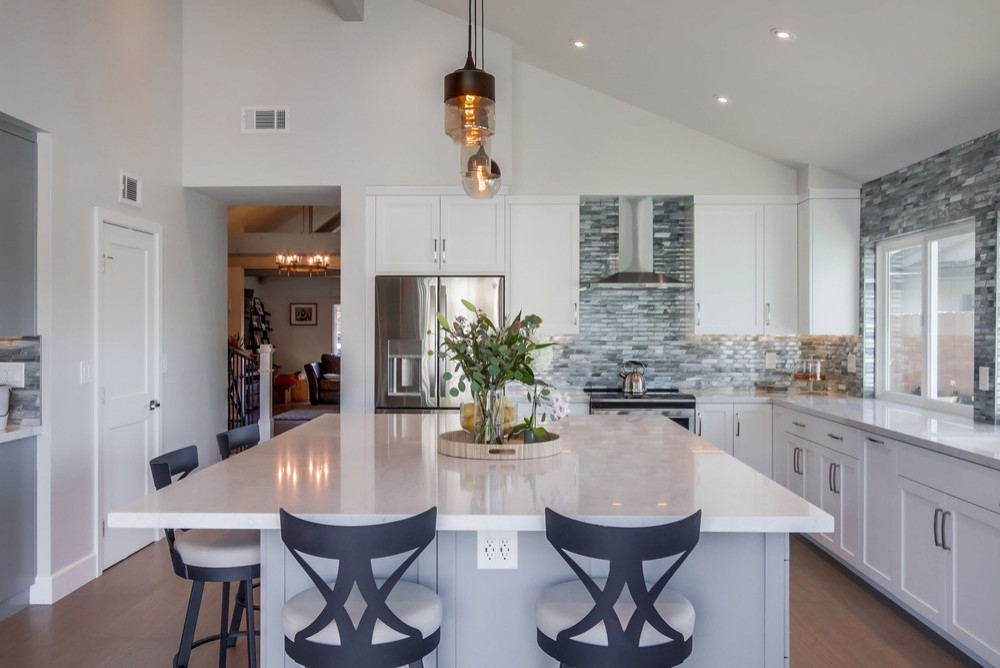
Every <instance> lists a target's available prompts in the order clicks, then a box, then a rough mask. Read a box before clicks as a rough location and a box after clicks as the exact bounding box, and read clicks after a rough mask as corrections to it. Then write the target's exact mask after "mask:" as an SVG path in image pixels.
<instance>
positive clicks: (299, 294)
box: [248, 276, 340, 373]
mask: <svg viewBox="0 0 1000 668" xmlns="http://www.w3.org/2000/svg"><path fill="white" fill-rule="evenodd" d="M248 287H249V286H248ZM253 290H254V296H255V297H260V298H261V300H263V302H264V308H265V309H267V310H268V311H270V313H271V326H272V327H273V328H274V331H272V332H271V344H272V345H273V346H274V363H275V364H280V365H281V368H280V369H279V370H278V372H279V373H296V372H299V371H302V366H303V365H304V364H306V363H307V362H318V361H319V356H320V355H321V354H323V353H330V352H333V304H339V303H340V279H339V278H337V277H335V276H313V277H311V278H310V277H306V276H292V277H286V276H280V277H266V278H262V279H260V281H259V282H258V283H257V285H255V286H253ZM292 302H315V303H316V306H317V324H316V325H315V326H311V325H291V324H289V317H288V308H289V307H288V305H289V304H290V303H292Z"/></svg>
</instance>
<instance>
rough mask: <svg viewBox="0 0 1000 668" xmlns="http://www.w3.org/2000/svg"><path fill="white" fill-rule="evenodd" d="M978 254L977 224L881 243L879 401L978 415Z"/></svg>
mask: <svg viewBox="0 0 1000 668" xmlns="http://www.w3.org/2000/svg"><path fill="white" fill-rule="evenodd" d="M975 250H976V237H975V227H974V223H973V222H972V220H971V219H968V220H965V221H962V222H960V223H957V224H955V225H949V226H948V227H945V228H940V229H936V230H933V231H928V232H924V233H920V234H913V235H907V236H903V237H897V238H894V239H889V240H887V241H883V242H882V243H880V244H878V246H877V270H876V271H877V277H876V278H877V283H876V285H877V286H878V292H877V309H878V315H877V318H876V321H877V323H878V336H877V345H878V354H877V356H876V360H877V364H878V372H877V374H876V376H877V384H878V385H877V389H878V392H877V393H878V395H879V396H881V397H883V398H886V399H895V400H900V401H907V402H911V403H920V404H923V405H925V406H927V407H929V408H930V407H933V408H935V409H945V410H949V409H950V410H953V411H954V412H962V413H969V414H971V412H972V409H971V405H972V398H973V384H974V374H973V341H974V334H975V309H974V301H975V298H974V297H975V269H976V255H975Z"/></svg>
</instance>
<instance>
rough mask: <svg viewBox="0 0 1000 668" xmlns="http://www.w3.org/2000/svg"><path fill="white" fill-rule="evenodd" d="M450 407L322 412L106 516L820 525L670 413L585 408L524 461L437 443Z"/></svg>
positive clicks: (463, 524)
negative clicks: (694, 517)
mask: <svg viewBox="0 0 1000 668" xmlns="http://www.w3.org/2000/svg"><path fill="white" fill-rule="evenodd" d="M456 428H458V416H457V415H454V414H450V413H449V414H444V415H442V414H438V415H418V414H406V415H399V414H380V415H362V414H356V415H355V414H352V415H324V416H322V417H319V418H317V419H315V420H312V421H310V422H308V423H307V424H305V425H303V426H301V427H298V428H296V429H293V430H291V431H289V432H286V433H284V434H281V435H279V436H277V437H275V438H273V439H271V440H269V441H266V442H264V443H261V444H260V445H258V446H257V447H254V448H251V449H249V450H247V451H246V452H243V453H240V454H239V455H236V456H234V457H231V458H229V459H228V460H226V461H224V462H220V463H219V464H216V465H214V466H210V467H207V468H205V469H204V470H202V471H200V472H196V473H195V474H194V475H191V476H189V477H188V478H187V479H185V480H182V481H179V482H177V483H175V484H173V485H171V486H170V487H168V488H166V489H164V490H161V491H159V492H155V493H153V494H150V495H148V496H146V497H143V498H142V499H139V500H137V501H135V502H133V503H131V504H129V505H127V506H125V507H123V508H118V509H116V510H115V511H114V512H112V513H110V514H109V516H108V525H109V526H111V527H161V528H162V527H177V526H184V527H190V528H259V529H277V528H278V526H279V522H278V509H279V508H285V509H287V510H289V511H290V512H293V513H297V514H304V515H309V516H312V517H314V518H317V519H319V520H321V521H322V520H324V519H326V520H327V521H339V522H353V521H358V522H365V523H370V522H378V521H388V520H390V519H394V518H398V517H401V516H405V515H410V514H414V513H418V512H421V511H423V510H425V509H427V508H428V507H430V506H433V505H436V506H437V507H438V528H439V529H440V530H443V531H466V530H483V529H485V530H516V531H543V530H544V509H545V508H546V507H547V506H551V507H552V508H554V509H556V510H558V511H560V512H562V513H565V514H568V515H572V516H575V517H580V518H583V519H587V520H590V521H596V522H605V523H608V524H618V525H622V526H629V525H642V524H654V523H662V522H666V521H670V520H672V519H676V518H679V517H683V516H686V515H688V514H690V513H692V512H694V511H695V510H697V509H699V508H700V509H701V510H702V530H703V531H705V532H776V533H786V532H823V531H832V530H833V518H832V517H831V516H830V515H828V514H827V513H825V512H823V511H822V510H820V509H819V508H816V507H815V506H812V505H810V504H809V503H808V502H806V501H805V500H804V499H802V498H801V497H799V496H797V495H795V494H793V493H792V492H790V491H788V490H787V489H785V488H784V487H782V486H781V485H779V484H778V483H776V482H774V481H772V480H770V479H768V478H767V477H765V476H763V475H761V474H759V473H757V472H756V471H754V470H753V469H751V468H750V467H749V466H746V465H745V464H743V463H741V462H739V461H737V460H736V459H734V458H733V457H731V456H729V455H727V454H725V453H724V452H723V451H721V450H719V449H718V448H716V447H715V446H713V445H711V444H710V443H708V442H707V441H705V440H703V439H701V438H698V437H697V436H695V435H694V434H692V433H690V432H688V431H687V430H685V429H683V428H682V427H680V426H678V425H676V424H675V423H673V422H672V421H670V420H664V419H662V418H659V417H657V416H648V415H582V416H570V417H568V418H566V419H565V420H562V421H560V422H558V423H557V424H556V425H555V426H554V428H553V431H556V432H558V433H559V434H560V437H561V443H562V445H563V451H562V453H561V454H559V455H556V456H554V457H547V458H543V459H532V460H524V461H503V462H495V461H493V462H491V461H478V460H469V459H455V458H451V457H446V456H443V455H440V456H439V455H438V454H437V436H438V434H439V433H441V432H443V431H449V430H452V429H456Z"/></svg>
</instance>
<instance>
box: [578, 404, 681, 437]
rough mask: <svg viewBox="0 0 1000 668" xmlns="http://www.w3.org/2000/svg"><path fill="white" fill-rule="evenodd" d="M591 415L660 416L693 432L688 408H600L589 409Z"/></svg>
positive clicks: (592, 407) (592, 406)
mask: <svg viewBox="0 0 1000 668" xmlns="http://www.w3.org/2000/svg"><path fill="white" fill-rule="evenodd" d="M590 414H591V415H662V416H663V417H665V418H669V419H671V420H673V421H674V422H676V423H677V424H679V425H680V426H682V427H684V428H685V429H687V430H688V431H690V432H694V428H695V424H694V414H695V411H693V410H691V409H690V408H635V407H632V408H625V407H621V406H616V407H608V408H604V407H601V406H594V405H593V404H592V405H591V407H590Z"/></svg>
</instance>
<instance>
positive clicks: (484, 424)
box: [473, 389, 506, 444]
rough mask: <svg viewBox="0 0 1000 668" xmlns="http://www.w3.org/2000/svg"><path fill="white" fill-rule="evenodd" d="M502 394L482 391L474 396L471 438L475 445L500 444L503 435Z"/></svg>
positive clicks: (495, 391)
mask: <svg viewBox="0 0 1000 668" xmlns="http://www.w3.org/2000/svg"><path fill="white" fill-rule="evenodd" d="M505 403H506V402H505V401H504V392H503V390H502V389H492V390H482V391H481V392H480V393H479V394H478V395H476V418H475V428H474V430H473V438H474V440H475V442H476V443H491V444H492V443H502V442H503V435H504V405H505Z"/></svg>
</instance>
